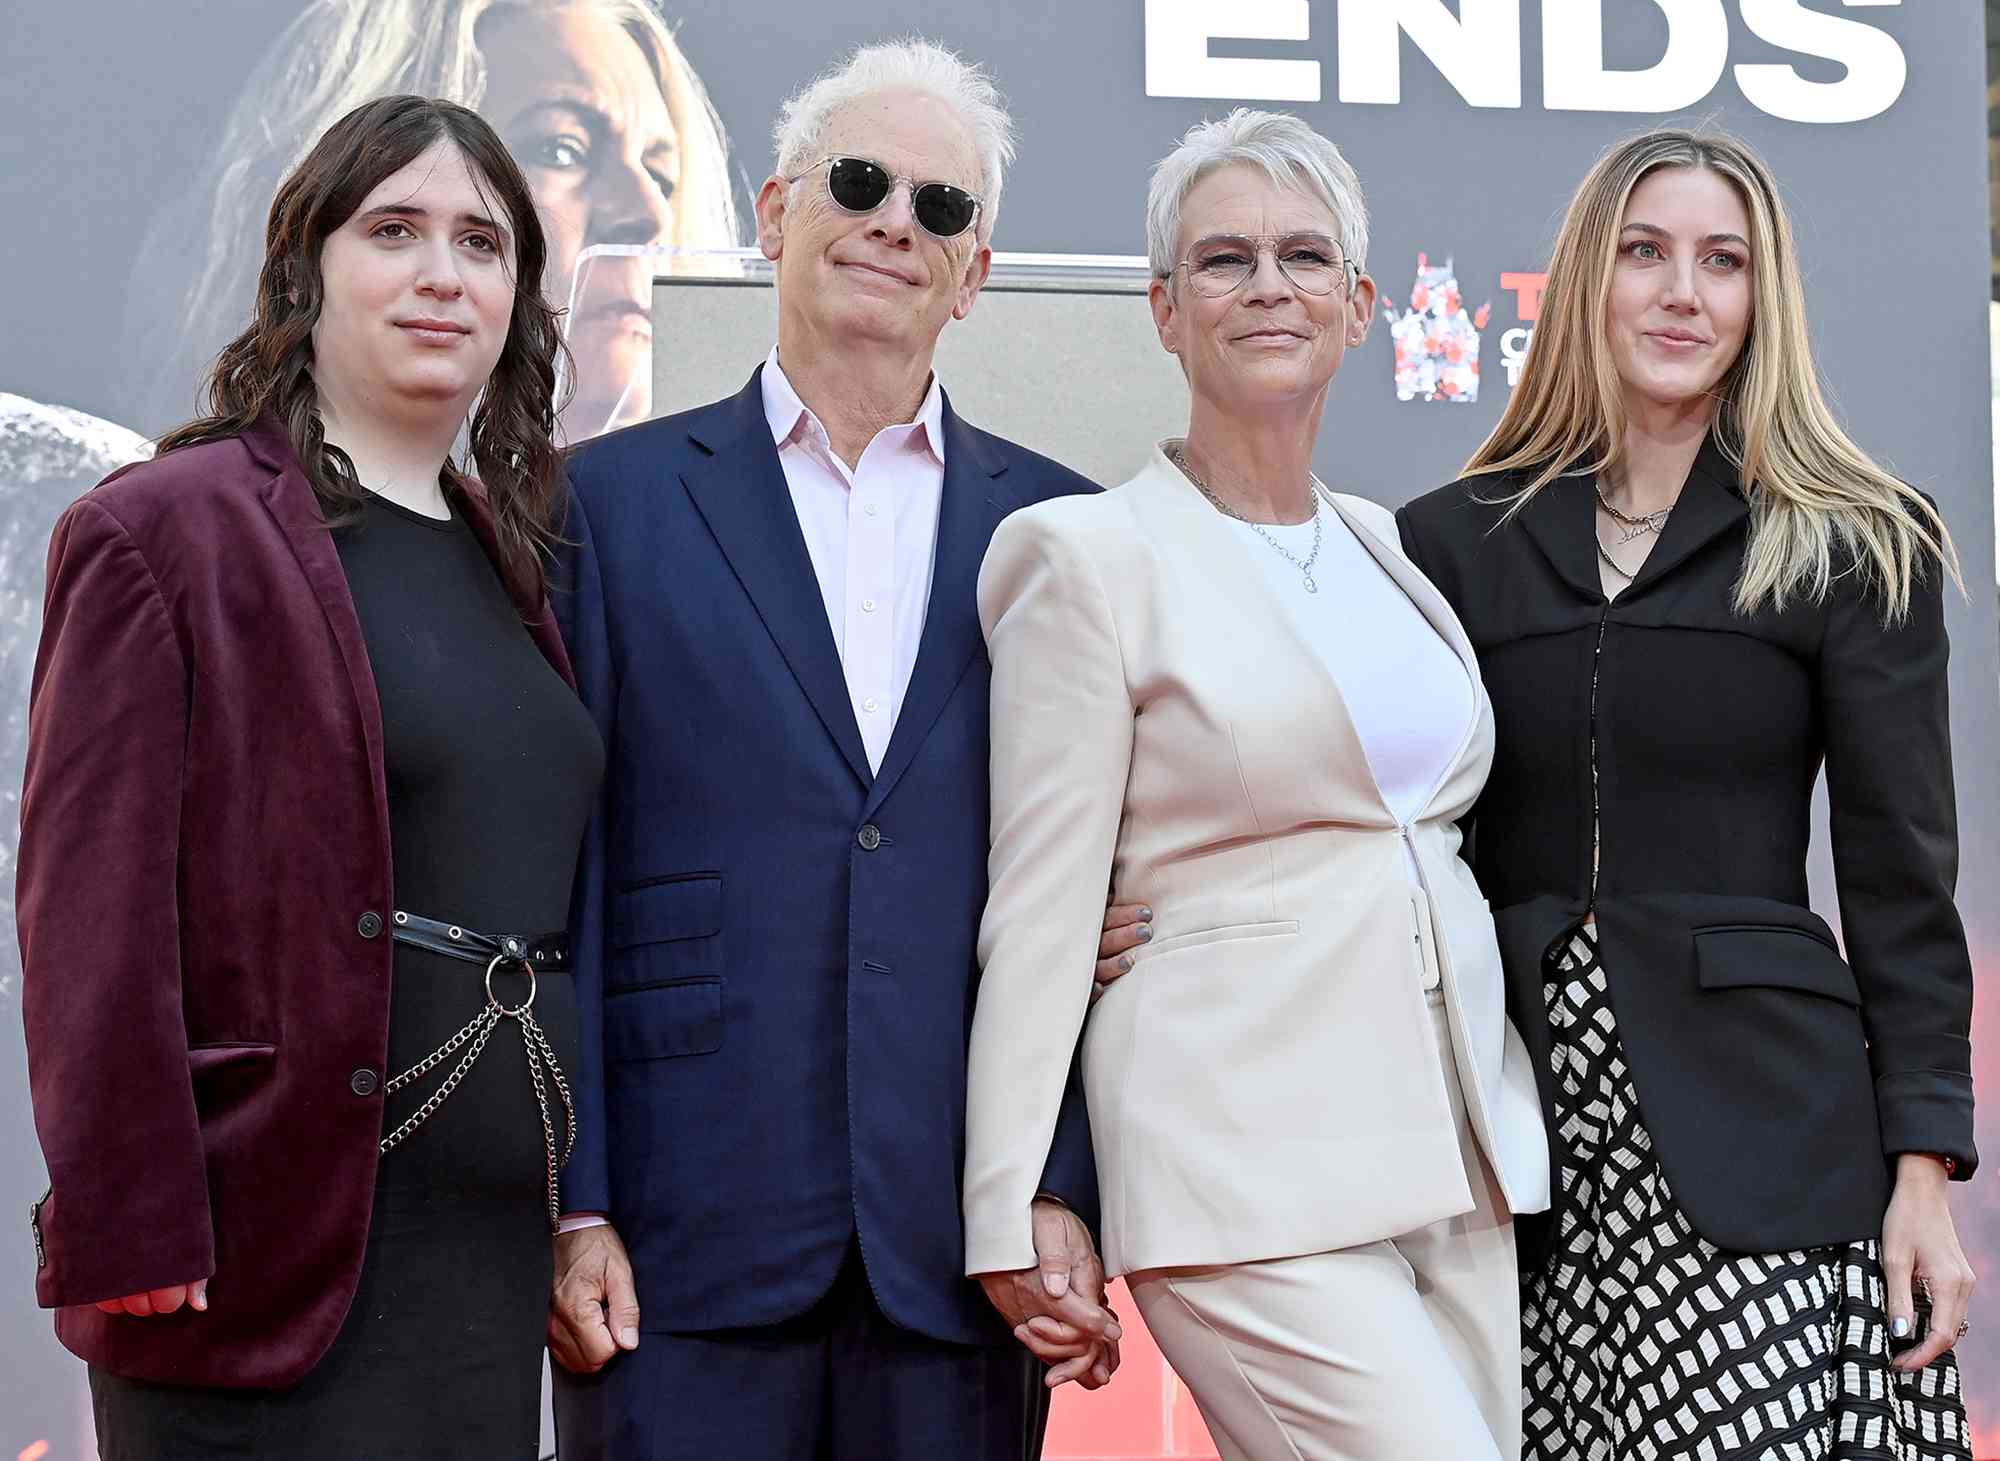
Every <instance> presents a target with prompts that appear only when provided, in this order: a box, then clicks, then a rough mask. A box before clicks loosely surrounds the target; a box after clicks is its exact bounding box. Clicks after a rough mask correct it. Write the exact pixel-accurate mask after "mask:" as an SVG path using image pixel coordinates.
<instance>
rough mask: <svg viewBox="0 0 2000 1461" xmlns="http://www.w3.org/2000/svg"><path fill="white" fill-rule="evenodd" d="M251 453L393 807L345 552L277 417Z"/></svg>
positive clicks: (379, 795) (255, 438) (261, 428)
mask: <svg viewBox="0 0 2000 1461" xmlns="http://www.w3.org/2000/svg"><path fill="white" fill-rule="evenodd" d="M243 440H244V442H245V444H246V445H247V446H248V447H249V448H250V451H251V454H252V455H253V456H255V457H256V458H257V459H258V460H259V461H260V462H261V463H263V465H265V466H266V467H269V468H271V469H272V472H273V475H272V477H271V479H270V480H269V481H268V482H266V483H265V484H264V486H263V487H262V489H260V492H259V496H260V497H261V498H262V500H263V503H264V510H265V511H266V512H268V513H270V514H271V517H272V520H273V521H275V522H276V523H277V525H278V530H279V531H280V532H282V533H283V534H284V535H285V541H286V542H287V543H289V544H290V545H291V549H292V556H293V557H295V558H296V559H298V563H299V570H300V572H302V573H303V574H304V575H305V580H306V583H307V585H308V586H309V587H310V588H311V589H312V591H313V596H314V597H315V598H317V599H318V600H319V606H320V611H321V612H322V613H324V614H325V615H326V622H327V627H328V629H330V630H331V631H332V633H333V642H334V645H335V647H336V648H338V649H339V651H340V660H341V664H342V666H343V668H345V669H346V671H347V681H348V685H349V686H350V687H351V688H352V690H353V692H354V702H355V704H356V706H358V707H359V709H360V711H361V734H362V738H363V739H364V740H365V741H366V742H367V746H368V764H369V768H370V772H371V775H372V776H373V777H374V779H375V796H376V801H377V804H378V805H379V806H382V807H386V806H387V805H388V800H387V798H388V788H387V786H386V785H385V783H384V781H383V775H384V773H383V766H384V764H385V763H384V756H383V748H382V702H381V700H380V698H379V697H378V696H377V695H376V693H375V671H374V670H373V668H372V667H371V666H370V665H369V663H368V644H367V641H366V640H365V639H363V638H362V635H361V617H360V615H359V614H357V613H356V612H355V608H354V594H353V592H352V591H351V590H350V589H349V588H348V586H347V570H346V569H345V568H343V567H342V566H341V563H340V551H339V550H338V549H337V548H335V547H334V544H333V534H332V533H331V532H329V531H327V526H326V518H325V515H324V514H322V513H321V512H320V507H319V497H318V495H317V494H316V493H315V492H314V491H313V489H312V483H310V482H308V481H307V480H306V475H305V473H304V472H303V471H301V470H300V469H299V464H298V461H297V459H296V458H295V457H294V456H293V454H292V443H291V438H290V437H289V436H288V435H286V433H285V429H284V427H283V426H282V425H280V424H279V423H278V421H277V419H276V418H275V417H266V418H265V419H264V420H263V421H260V422H259V423H258V424H257V425H256V426H255V427H253V428H252V429H251V430H249V431H247V432H245V433H244V434H243Z"/></svg>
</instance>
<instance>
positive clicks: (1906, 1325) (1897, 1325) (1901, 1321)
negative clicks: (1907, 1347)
mask: <svg viewBox="0 0 2000 1461" xmlns="http://www.w3.org/2000/svg"><path fill="white" fill-rule="evenodd" d="M1889 1332H1890V1333H1891V1334H1893V1335H1895V1336H1896V1338H1898V1339H1907V1338H1908V1337H1909V1333H1910V1321H1909V1320H1907V1319H1905V1318H1904V1317H1903V1316H1902V1315H1901V1314H1898V1315H1897V1316H1896V1318H1895V1322H1893V1323H1892V1324H1890V1326H1889Z"/></svg>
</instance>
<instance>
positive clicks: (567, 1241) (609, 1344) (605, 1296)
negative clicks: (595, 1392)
mask: <svg viewBox="0 0 2000 1461" xmlns="http://www.w3.org/2000/svg"><path fill="white" fill-rule="evenodd" d="M638 1347H639V1296H638V1291H637V1290H636V1289H635V1288H634V1287H633V1285H632V1260H631V1259H630V1258H628V1257H627V1256H626V1253H625V1244H624V1242H623V1241H622V1240H621V1239H620V1238H619V1236H618V1230H617V1229H616V1228H613V1227H612V1226H611V1225H610V1224H609V1223H600V1224H598V1225H597V1226H596V1227H590V1228H578V1229H577V1230H576V1231H575V1232H570V1233H558V1234H557V1235H556V1278H555V1287H554V1289H553V1291H552V1292H551V1293H550V1295H549V1355H550V1357H551V1358H552V1359H554V1360H555V1362H556V1363H557V1364H559V1365H561V1366H562V1367H563V1368H564V1369H566V1370H568V1371H570V1372H571V1373H572V1374H577V1375H588V1374H590V1373H591V1372H592V1371H594V1370H601V1369H603V1368H604V1366H605V1365H606V1364H608V1363H609V1362H610V1360H611V1357H612V1356H613V1355H615V1354H617V1353H618V1351H620V1350H621V1349H637V1348H638Z"/></svg>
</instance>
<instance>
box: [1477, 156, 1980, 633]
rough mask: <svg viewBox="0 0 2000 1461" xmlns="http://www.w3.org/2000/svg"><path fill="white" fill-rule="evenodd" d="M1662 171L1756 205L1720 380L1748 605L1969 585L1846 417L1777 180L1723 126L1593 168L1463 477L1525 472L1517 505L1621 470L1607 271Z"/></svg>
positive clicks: (1911, 491)
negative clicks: (1529, 338) (1815, 353)
mask: <svg viewBox="0 0 2000 1461" xmlns="http://www.w3.org/2000/svg"><path fill="white" fill-rule="evenodd" d="M1662 167H1701V168H1707V169H1709V170H1710V171H1711V172H1714V173H1716V174H1718V175H1719V176H1721V177H1722V178H1724V179H1726V180H1727V181H1728V182H1729V183H1730V184H1731V185H1732V186H1734V187H1735V189H1736V191H1737V193H1738V194H1739V195H1740V196H1741V197H1742V199H1743V206H1744V209H1745V210H1746V211H1747V212H1748V213H1749V215H1750V251H1751V265H1752V267H1751V281H1752V287H1753V289H1754V291H1755V294H1754V305H1753V308H1752V311H1751V316H1750V326H1749V333H1748V335H1747V337H1746V338H1745V340H1744V343H1743V350H1742V353H1741V354H1740V355H1738V357H1737V358H1736V360H1735V362H1734V363H1733V364H1732V365H1731V366H1730V368H1729V370H1728V371H1727V372H1726V373H1725V374H1724V376H1723V377H1722V379H1721V380H1720V381H1719V382H1717V384H1716V387H1715V397H1716V402H1715V421H1714V431H1715V435H1716V438H1717V440H1718V442H1719V443H1720V445H1721V447H1722V450H1723V452H1724V454H1725V455H1727V456H1728V458H1729V460H1730V461H1731V462H1732V463H1733V464H1734V465H1735V466H1736V468H1737V470H1738V472H1739V473H1740V474H1741V475H1740V480H1741V482H1742V484H1743V490H1744V493H1745V495H1746V497H1747V498H1748V499H1749V502H1750V542H1749V548H1748V550H1747V551H1746V552H1745V554H1744V559H1743V572H1742V576H1741V577H1740V578H1738V580H1737V582H1736V593H1735V603H1736V609H1737V612H1739V613H1743V614H1748V613H1751V612H1753V611H1754V610H1755V609H1757V607H1758V606H1759V605H1761V604H1764V603H1767V602H1768V603H1769V604H1770V605H1771V606H1772V607H1773V608H1774V609H1783V608H1784V607H1785V605H1786V604H1787V603H1788V602H1789V601H1790V600H1791V599H1792V598H1793V597H1794V596H1799V597H1804V598H1806V599H1808V600H1811V601H1813V602H1818V601H1821V600H1823V599H1824V598H1825V597H1826V595H1827V592H1828V590H1829V589H1830V588H1831V587H1832V584H1833V581H1834V578H1835V576H1836V573H1837V572H1842V573H1844V572H1850V571H1851V572H1853V573H1855V574H1857V575H1859V580H1860V582H1861V584H1862V585H1863V588H1864V591H1868V592H1873V593H1877V594H1879V595H1880V600H1881V604H1882V611H1883V617H1884V619H1885V620H1887V621H1889V622H1895V621H1899V620H1901V619H1903V618H1905V617H1906V616H1907V615H1908V613H1909V608H1910V593H1911V590H1912V588H1913V586H1914V585H1915V584H1917V583H1918V582H1920V581H1921V580H1922V578H1923V575H1924V573H1925V571H1926V568H1927V565H1930V564H1933V563H1936V564H1940V565H1942V567H1943V569H1944V571H1945V572H1946V573H1947V574H1948V575H1949V576H1950V578H1951V580H1952V581H1953V582H1954V583H1958V584H1959V585H1960V587H1961V589H1962V588H1963V582H1962V580H1961V579H1960V577H1959V570H1958V556H1957V553H1956V551H1955V550H1954V548H1953V547H1952V542H1951V535H1950V534H1949V533H1948V532H1947V531H1946V530H1945V525H1944V520H1943V519H1942V518H1941V517H1939V516H1938V513H1937V510H1936V509H1935V508H1934V507H1932V506H1931V504H1930V503H1929V502H1928V501H1927V500H1926V499H1925V498H1924V496H1923V495H1922V494H1921V493H1919V492H1918V491H1917V490H1916V489H1915V488H1913V487H1910V486H1909V485H1908V484H1906V483H1904V482H1902V481H1900V480H1898V479H1897V478H1896V477H1894V476H1892V475H1891V474H1890V473H1888V472H1885V471H1884V470H1883V469H1882V468H1881V467H1879V466H1877V465H1876V463H1875V462H1874V461H1873V460H1872V459H1871V458H1870V457H1869V455H1868V454H1867V453H1866V452H1864V451H1863V450H1862V449H1861V448H1860V447H1858V446H1856V445H1855V444H1854V442H1853V441H1852V440H1851V439H1850V438H1849V437H1848V435H1847V433H1846V432H1845V431H1843V430H1842V429H1841V426H1840V423H1839V422H1838V421H1837V420H1836V419H1835V418H1834V414H1833V411H1832V408H1831V407H1829V406H1828V404H1827V401H1826V395H1825V393H1824V392H1823V391H1822V390H1821V388H1820V381H1819V373H1818V371H1817V370H1816V369H1815V367H1814V365H1813V359H1812V345H1811V341H1810V339H1809V338H1808V335H1807V330H1806V310H1805V292H1804V287H1803V285H1802V283H1801V280H1800V271H1799V259H1798V250H1797V247H1796V245H1795V244H1794V242H1793V237H1792V225H1791V220H1790V218H1789V217H1787V215H1786V213H1785V206H1784V202H1783V200H1782V198H1781V197H1780V196H1779V192H1778V185H1777V181H1776V179H1775V178H1773V177H1772V175H1771V170H1770V168H1769V167H1768V166H1766V165H1765V163H1764V160H1763V159H1762V158H1760V157H1758V156H1757V154H1756V153H1755V152H1753V151H1752V150H1751V149H1750V148H1749V146H1748V145H1747V144H1745V143H1743V142H1742V141H1740V140H1738V139H1736V138H1734V137H1730V136H1728V135H1726V134H1724V133H1720V132H1711V131H1702V132H1690V131H1681V130H1662V131H1655V132H1647V133H1645V134H1643V135H1641V136H1638V137H1634V138H1631V139H1630V140H1629V141H1626V142H1622V143H1620V144H1618V145H1617V146H1615V147H1613V148H1612V149H1611V150H1610V151H1608V152H1606V153H1605V154H1604V155H1603V156H1602V157H1600V158H1599V159H1598V160H1597V163H1596V165H1595V166H1594V167H1592V168H1591V170H1590V172H1589V173H1588V174H1587V175H1586V176H1585V177H1584V180H1583V183H1582V185H1581V186H1579V187H1578V188H1577V190H1576V196H1575V197H1574V198H1572V199H1571V200H1570V205H1569V212H1568V213H1567V215H1566V216H1565V217H1564V218H1563V223H1562V230H1561V232H1560V233H1559V234H1558V235H1557V237H1556V246H1555V255H1554V257H1553V258H1552V259H1551V260H1550V263H1549V277H1548V285H1547V288H1546V290H1545V292H1544V294H1543V306H1542V315H1541V319H1540V321H1539V322H1538V323H1537V324H1536V326H1535V336H1534V342H1533V343H1532V345H1530V347H1529V350H1528V359H1527V363H1526V366H1525V368H1524V369H1523V371H1522V375H1521V382H1520V385H1519V386H1518V387H1517V388H1516V389H1515V391H1514V394H1513V397H1512V399H1510V400H1509V401H1508V403H1507V409H1506V410H1505V411H1503V412H1502V413H1501V416H1500V421H1499V423H1498V424H1497V425H1496V426H1495V427H1494V428H1493V432H1492V434H1491V435H1490V436H1488V437H1487V438H1486V441H1485V443H1484V444H1483V445H1481V446H1480V448H1479V450H1478V451H1477V452H1475V453H1474V454H1473V456H1472V460H1471V461H1469V462H1468V463H1466V467H1465V472H1466V475H1467V476H1477V475H1484V474H1499V473H1518V474H1524V475H1526V477H1527V481H1526V483H1525V485H1523V486H1522V487H1520V488H1519V489H1518V490H1516V491H1514V492H1512V493H1510V494H1509V495H1508V496H1507V497H1506V498H1504V499H1502V500H1504V501H1506V502H1507V503H1508V515H1509V516H1512V515H1513V514H1514V513H1516V512H1519V511H1520V510H1521V508H1523V507H1524V506H1526V505H1527V503H1528V501H1529V500H1530V499H1531V498H1532V497H1533V496H1534V495H1535V494H1536V493H1537V492H1540V491H1541V490H1542V489H1543V488H1545V487H1547V486H1548V485H1549V484H1550V483H1551V482H1554V481H1555V480H1557V479H1558V478H1560V477H1565V476H1570V475H1574V474H1584V473H1594V474H1601V473H1605V472H1610V471H1615V470H1616V469H1617V467H1618V466H1619V464H1620V463H1621V462H1622V460H1623V459H1624V455H1625V407H1624V392H1623V388H1622V386H1621V385H1620V382H1619V377H1618V372H1617V368H1616V365H1615V363H1614V362H1613V360H1612V358H1611V352H1610V349H1609V339H1610V336H1609V326H1608V319H1607V314H1608V301H1609V297H1610V290H1611V270H1612V266H1613V263H1614V262H1615V260H1616V258H1617V254H1618V237H1619V232H1620V229H1621V227H1622V225H1623V222H1624V217H1625V207H1626V203H1627V201H1628V200H1629V199H1630V198H1631V196H1632V190H1633V189H1634V188H1635V187H1637V186H1638V184H1639V182H1640V180H1641V179H1642V178H1644V177H1645V176H1646V175H1647V174H1648V173H1651V172H1653V171H1654V170H1655V169H1657V168H1662ZM1837 559H1838V560H1842V561H1841V565H1840V567H1839V568H1838V569H1836V560H1837Z"/></svg>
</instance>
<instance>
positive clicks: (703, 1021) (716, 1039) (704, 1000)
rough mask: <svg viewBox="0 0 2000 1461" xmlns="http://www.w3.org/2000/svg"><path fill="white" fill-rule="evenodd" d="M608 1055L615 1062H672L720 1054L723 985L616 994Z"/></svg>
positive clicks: (607, 1025) (672, 984) (714, 981)
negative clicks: (688, 1056)
mask: <svg viewBox="0 0 2000 1461" xmlns="http://www.w3.org/2000/svg"><path fill="white" fill-rule="evenodd" d="M612 994H613V995H614V996H615V1001H614V1002H612V1003H609V1004H607V1005H606V1006H605V1010H604V1053H605V1056H606V1058H607V1059H610V1060H613V1061H630V1060H672V1059H674V1058H675V1057H677V1056H682V1055H707V1054H708V1053H709V1052H710V1051H714V1050H720V1049H721V1048H722V980H721V979H720V978H717V977H714V976H703V977H698V978H692V979H671V980H667V981H665V982H663V983H659V984H646V985H639V986H636V987H630V988H625V989H616V990H613V991H612Z"/></svg>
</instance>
